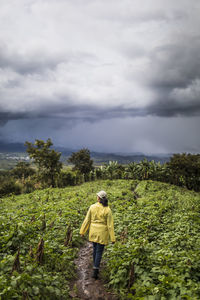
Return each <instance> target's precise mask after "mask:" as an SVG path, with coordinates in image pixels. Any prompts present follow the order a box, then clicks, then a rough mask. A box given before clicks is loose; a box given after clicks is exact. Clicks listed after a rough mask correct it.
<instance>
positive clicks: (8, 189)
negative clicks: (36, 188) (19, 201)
mask: <svg viewBox="0 0 200 300" xmlns="http://www.w3.org/2000/svg"><path fill="white" fill-rule="evenodd" d="M21 192H22V186H21V185H20V184H18V183H16V182H15V181H14V180H13V179H11V180H9V181H4V182H3V183H2V184H1V186H0V197H3V196H6V195H9V194H15V195H19V194H21Z"/></svg>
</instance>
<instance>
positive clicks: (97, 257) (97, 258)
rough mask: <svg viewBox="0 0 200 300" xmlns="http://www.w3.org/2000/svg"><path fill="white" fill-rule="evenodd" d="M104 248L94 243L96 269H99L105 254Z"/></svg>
mask: <svg viewBox="0 0 200 300" xmlns="http://www.w3.org/2000/svg"><path fill="white" fill-rule="evenodd" d="M104 246H105V245H102V244H99V243H94V242H93V264H94V269H99V266H100V263H101V258H102V254H103V250H104Z"/></svg>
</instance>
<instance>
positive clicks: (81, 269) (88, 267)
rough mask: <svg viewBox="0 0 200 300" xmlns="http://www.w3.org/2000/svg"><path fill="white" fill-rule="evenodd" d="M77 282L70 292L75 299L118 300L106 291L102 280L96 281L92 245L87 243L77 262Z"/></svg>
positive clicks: (81, 250)
mask: <svg viewBox="0 0 200 300" xmlns="http://www.w3.org/2000/svg"><path fill="white" fill-rule="evenodd" d="M75 264H76V268H77V280H76V281H75V282H73V287H72V289H71V292H70V296H71V298H74V299H91V300H117V299H118V298H117V296H116V295H114V294H112V293H110V292H108V291H106V289H105V287H104V285H103V281H102V279H101V275H100V279H98V280H95V279H93V278H92V277H91V275H92V243H89V242H87V243H86V244H85V245H84V246H83V247H82V248H81V249H80V251H79V255H78V258H77V259H76V260H75Z"/></svg>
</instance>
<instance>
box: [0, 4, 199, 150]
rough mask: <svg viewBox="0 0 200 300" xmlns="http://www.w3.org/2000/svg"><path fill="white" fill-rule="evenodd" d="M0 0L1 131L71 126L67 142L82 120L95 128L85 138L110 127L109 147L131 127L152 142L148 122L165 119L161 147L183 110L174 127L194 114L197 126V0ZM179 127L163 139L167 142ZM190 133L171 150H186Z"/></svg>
mask: <svg viewBox="0 0 200 300" xmlns="http://www.w3.org/2000/svg"><path fill="white" fill-rule="evenodd" d="M0 6H1V7H0V28H1V29H0V45H1V46H0V126H1V128H0V134H1V136H4V137H8V136H9V137H10V138H12V137H14V139H15V140H17V139H23V136H26V137H27V138H29V137H30V138H34V137H36V136H40V133H41V132H42V133H43V136H51V133H52V134H53V133H54V135H55V137H56V136H57V135H58V136H59V135H60V139H61V140H62V136H61V134H59V132H60V130H61V132H62V134H63V133H65V131H66V128H70V130H71V132H72V134H71V142H75V140H74V139H75V137H74V136H73V135H77V137H78V139H79V140H81V141H82V143H83V142H84V140H85V139H86V136H85V135H84V136H83V137H82V132H83V129H82V124H84V126H85V130H86V131H88V132H90V131H91V132H92V134H91V137H90V136H89V135H88V137H87V141H88V143H89V142H90V139H94V143H96V144H97V141H96V140H95V137H96V133H99V136H101V137H102V136H103V135H104V132H105V131H106V130H108V126H110V128H109V130H110V135H115V136H116V142H115V145H117V142H118V141H119V140H121V139H123V141H124V147H126V146H125V145H126V143H127V145H128V146H130V143H129V140H130V136H131V132H132V126H133V128H134V129H135V128H136V129H137V134H136V133H134V134H135V137H136V138H137V140H140V138H139V136H140V133H141V134H142V138H141V143H138V145H140V146H138V147H144V146H145V147H146V145H147V144H148V145H147V146H148V147H150V148H151V149H152V150H153V148H154V145H153V144H152V145H151V140H153V141H154V142H155V143H156V139H157V135H156V133H155V134H153V133H151V132H148V133H147V128H148V124H147V123H148V120H151V122H152V124H153V125H152V128H153V129H152V130H154V131H156V129H157V124H156V125H155V124H154V121H153V120H154V119H155V120H157V119H159V122H161V120H162V122H164V123H163V124H164V125H163V127H162V131H164V130H165V129H166V132H165V134H164V138H163V140H162V138H161V137H162V133H161V132H160V133H159V140H160V141H161V140H162V144H163V145H164V144H165V143H164V140H165V139H166V137H167V134H168V133H169V131H168V122H170V121H171V122H172V120H173V125H174V126H175V125H176V122H175V119H176V118H183V120H182V119H181V121H179V123H178V124H179V129H180V130H181V128H182V127H184V124H186V125H185V126H189V124H190V123H192V122H193V120H194V119H195V124H193V123H192V124H193V125H192V126H191V128H192V130H193V132H194V128H195V126H196V124H197V123H198V120H199V118H198V116H199V115H200V51H199V49H200V35H199V28H200V19H199V11H200V4H199V1H196V0H191V1H190V2H188V0H177V1H172V0H168V1H160V0H147V1H144V5H143V3H142V4H141V2H139V1H138V0H124V1H120V0H109V1H107V0H102V1H97V0H85V1H80V0H74V1H56V0H51V1H42V0H35V1H26V0H19V1H18V5H17V6H15V7H14V6H13V5H12V3H9V1H2V3H1V4H0ZM16 20H17V21H16ZM186 117H187V118H186ZM186 119H188V120H189V122H188V123H187V122H186ZM119 120H123V122H121V123H120V125H119V126H117V125H116V124H117V122H118V121H119ZM126 120H129V121H128V122H127V123H126ZM130 120H131V121H130ZM135 120H136V122H135ZM137 120H139V121H137ZM145 120H146V121H145ZM86 124H87V125H86ZM99 124H101V125H102V127H101V131H98V125H99ZM123 126H124V127H123ZM77 128H78V129H77ZM128 128H130V129H129V130H128ZM93 129H94V130H95V132H93V131H92V130H93ZM152 130H151V131H152ZM180 130H179V131H177V132H176V134H175V135H174V138H173V139H171V140H170V139H169V144H170V145H172V147H171V148H172V149H173V145H174V141H176V135H180ZM126 132H129V134H128V133H127V134H126ZM188 132H189V131H188ZM170 133H171V132H170ZM118 134H119V136H118ZM195 134H196V133H195ZM195 134H194V133H192V134H191V136H193V138H194V139H192V138H191V140H189V139H187V141H185V140H184V143H182V142H180V145H181V147H180V148H179V147H178V142H177V147H176V149H181V148H184V147H185V148H184V149H187V147H188V144H190V145H191V144H192V143H193V141H195V140H196V135H195ZM128 135H129V136H128ZM41 137H42V135H41ZM100 140H101V139H100ZM109 141H110V136H109V135H108V136H107V141H106V143H108V144H109ZM146 141H148V143H146ZM157 143H158V142H157ZM194 144H195V143H194ZM195 145H196V146H195V147H196V148H198V147H199V144H198V145H197V143H196V144H195ZM165 146H166V144H165ZM196 148H195V149H196ZM159 149H162V145H160V148H159ZM169 149H170V147H169ZM138 150H139V148H138Z"/></svg>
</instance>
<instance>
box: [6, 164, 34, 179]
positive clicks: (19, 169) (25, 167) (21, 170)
mask: <svg viewBox="0 0 200 300" xmlns="http://www.w3.org/2000/svg"><path fill="white" fill-rule="evenodd" d="M11 174H13V175H14V176H15V177H17V178H20V179H22V178H27V177H29V176H32V175H33V174H35V170H34V169H33V168H31V166H30V164H29V163H27V162H23V161H20V162H18V163H17V165H16V166H15V168H14V169H13V170H12V171H11Z"/></svg>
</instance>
